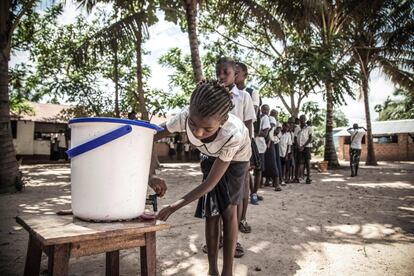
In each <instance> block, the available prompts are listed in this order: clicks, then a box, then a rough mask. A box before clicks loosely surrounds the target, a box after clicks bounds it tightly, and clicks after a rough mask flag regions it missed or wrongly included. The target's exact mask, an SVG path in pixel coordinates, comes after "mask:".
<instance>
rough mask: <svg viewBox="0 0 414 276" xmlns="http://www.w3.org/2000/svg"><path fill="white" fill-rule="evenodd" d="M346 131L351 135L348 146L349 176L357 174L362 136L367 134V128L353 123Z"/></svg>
mask: <svg viewBox="0 0 414 276" xmlns="http://www.w3.org/2000/svg"><path fill="white" fill-rule="evenodd" d="M347 131H348V132H349V134H350V135H351V143H350V146H349V162H350V164H351V177H354V176H357V175H358V167H359V158H360V156H361V148H362V138H363V137H364V135H365V134H367V129H366V128H364V127H359V126H358V124H354V125H353V126H352V127H350V128H348V129H347Z"/></svg>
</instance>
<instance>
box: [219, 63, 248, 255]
mask: <svg viewBox="0 0 414 276" xmlns="http://www.w3.org/2000/svg"><path fill="white" fill-rule="evenodd" d="M236 70H237V67H236V63H235V62H234V60H232V59H231V58H228V57H222V58H220V59H219V60H218V61H217V64H216V76H217V79H218V80H219V81H220V82H221V83H222V84H223V85H224V86H225V87H227V88H228V89H229V90H230V93H231V94H232V101H233V106H234V108H233V109H232V110H231V111H230V113H231V114H233V115H235V116H237V117H238V118H239V119H240V120H241V121H242V122H243V123H244V125H245V126H246V128H247V129H248V131H249V135H250V137H251V136H252V134H253V122H254V121H256V114H255V112H254V107H253V102H252V98H251V97H250V95H249V94H248V93H247V92H246V91H244V89H239V88H238V87H237V85H236V77H237V76H236ZM240 73H241V72H240ZM240 80H241V79H238V81H239V82H240ZM243 82H244V80H243ZM239 84H240V83H239ZM246 179H247V180H248V179H249V169H248V168H247V170H246ZM244 184H245V187H244V199H243V202H242V203H240V205H239V206H237V215H238V218H239V229H241V230H243V232H245V233H246V232H247V233H250V232H251V227H250V225H248V224H247V221H246V211H245V210H247V204H248V201H249V182H248V181H245V182H244ZM245 204H246V205H245ZM243 213H244V217H243ZM242 218H243V220H242ZM243 255H244V249H243V247H242V246H241V244H240V243H237V245H236V255H235V257H236V258H240V257H242V256H243Z"/></svg>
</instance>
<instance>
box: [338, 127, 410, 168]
mask: <svg viewBox="0 0 414 276" xmlns="http://www.w3.org/2000/svg"><path fill="white" fill-rule="evenodd" d="M344 141H345V137H339V148H338V158H339V159H342V160H344V159H345V160H349V145H345V144H344ZM374 150H375V156H376V158H377V160H378V161H408V160H409V161H414V144H413V142H412V139H411V138H410V137H409V136H408V134H405V133H402V134H398V143H391V144H378V143H375V144H374ZM366 157H367V145H366V144H363V145H362V152H361V160H363V161H365V160H366Z"/></svg>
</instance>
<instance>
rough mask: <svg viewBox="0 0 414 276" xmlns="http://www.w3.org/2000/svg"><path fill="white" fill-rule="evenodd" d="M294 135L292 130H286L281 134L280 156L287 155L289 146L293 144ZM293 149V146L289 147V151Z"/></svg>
mask: <svg viewBox="0 0 414 276" xmlns="http://www.w3.org/2000/svg"><path fill="white" fill-rule="evenodd" d="M292 144H293V141H292V135H291V134H290V132H285V133H283V134H282V135H281V136H280V142H279V148H280V151H279V152H280V157H286V150H287V147H288V146H292ZM291 151H292V148H291V147H290V148H289V151H288V153H290V152H291Z"/></svg>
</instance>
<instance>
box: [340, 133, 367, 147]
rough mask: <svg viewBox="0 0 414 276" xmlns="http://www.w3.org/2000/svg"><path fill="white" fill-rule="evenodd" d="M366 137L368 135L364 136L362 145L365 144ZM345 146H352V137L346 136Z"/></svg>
mask: <svg viewBox="0 0 414 276" xmlns="http://www.w3.org/2000/svg"><path fill="white" fill-rule="evenodd" d="M365 137H366V135H364V137H362V140H361V144H365ZM344 144H345V145H350V144H351V136H345V142H344Z"/></svg>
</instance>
